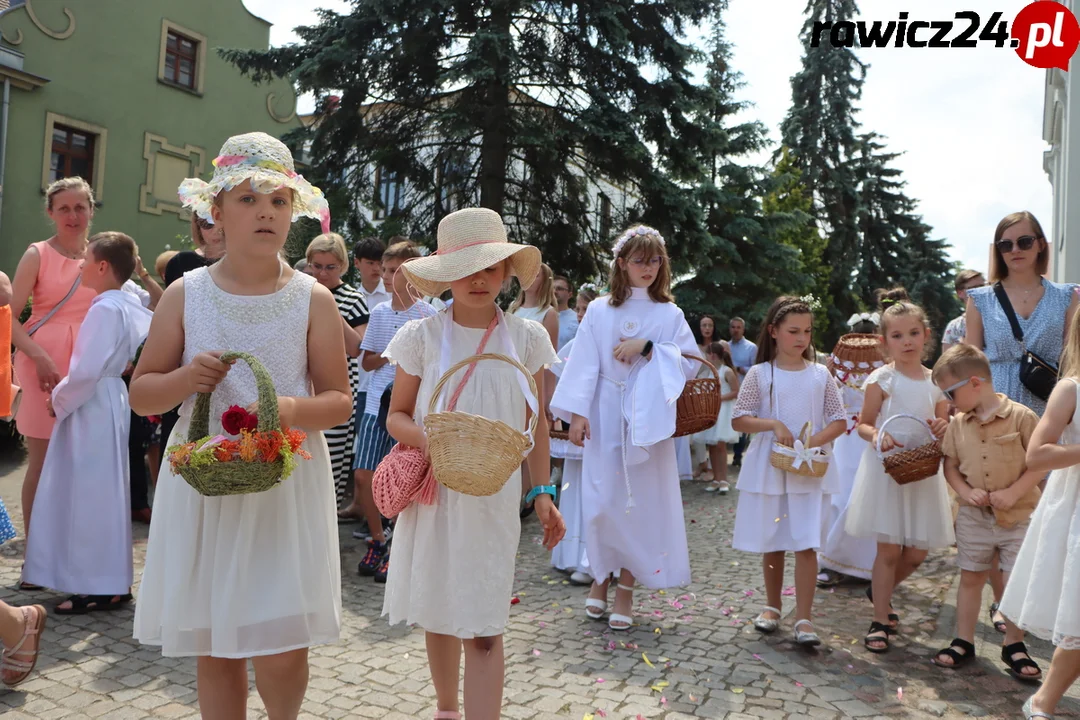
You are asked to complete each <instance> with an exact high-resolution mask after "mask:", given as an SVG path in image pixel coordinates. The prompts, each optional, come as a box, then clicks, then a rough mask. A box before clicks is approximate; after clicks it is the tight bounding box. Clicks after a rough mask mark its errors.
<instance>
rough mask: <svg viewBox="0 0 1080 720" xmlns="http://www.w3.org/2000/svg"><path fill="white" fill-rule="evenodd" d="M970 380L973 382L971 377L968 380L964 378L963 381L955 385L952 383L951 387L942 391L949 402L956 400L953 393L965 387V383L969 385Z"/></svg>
mask: <svg viewBox="0 0 1080 720" xmlns="http://www.w3.org/2000/svg"><path fill="white" fill-rule="evenodd" d="M970 382H971V378H968V379H967V380H962V381H960V382H958V383H956V384H955V385H952V386H950V387H947V388H945V389H944V390H942V391H941V392H942V394H943V395H944V396H945V398H946V399H947V400H948V401H949V402H955V401H956V398H955V397H954V396H953V394H954V393H955V392H956V391H957V390H959V389H960V388H962V387H964V386H965V385H967V384H968V383H970Z"/></svg>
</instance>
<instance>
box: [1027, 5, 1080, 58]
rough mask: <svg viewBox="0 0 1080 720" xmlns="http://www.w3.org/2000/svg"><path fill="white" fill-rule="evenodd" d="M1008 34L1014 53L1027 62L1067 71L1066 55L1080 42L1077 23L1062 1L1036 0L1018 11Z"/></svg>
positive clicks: (1073, 51) (1079, 28)
mask: <svg viewBox="0 0 1080 720" xmlns="http://www.w3.org/2000/svg"><path fill="white" fill-rule="evenodd" d="M1011 35H1012V38H1013V40H1012V46H1013V47H1014V48H1016V54H1017V55H1019V56H1020V59H1021V60H1023V61H1024V62H1026V63H1027V64H1028V65H1031V66H1033V67H1037V68H1044V69H1046V68H1052V67H1056V68H1061V69H1062V70H1064V71H1066V72H1068V70H1069V59H1070V58H1072V56H1073V53H1075V52H1076V46H1077V45H1080V23H1077V21H1076V16H1075V15H1073V14H1072V11H1071V10H1069V8H1067V7H1065V6H1064V5H1062V4H1061V3H1059V2H1053V0H1036V2H1033V3H1031V4H1030V5H1028V6H1027V7H1025V8H1024V9H1023V10H1021V11H1020V12H1019V13H1017V15H1016V19H1015V20H1013V24H1012V32H1011Z"/></svg>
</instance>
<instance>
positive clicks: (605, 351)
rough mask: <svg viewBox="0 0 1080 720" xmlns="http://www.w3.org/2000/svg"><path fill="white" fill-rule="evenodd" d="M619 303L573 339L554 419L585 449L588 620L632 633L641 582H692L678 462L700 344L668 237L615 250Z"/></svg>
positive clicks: (647, 232) (585, 323)
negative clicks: (681, 420)
mask: <svg viewBox="0 0 1080 720" xmlns="http://www.w3.org/2000/svg"><path fill="white" fill-rule="evenodd" d="M612 255H613V256H614V258H615V260H614V262H613V263H612V267H611V293H610V294H609V295H607V296H604V297H601V298H598V299H597V300H594V301H593V302H592V303H591V304H590V305H589V309H588V312H586V313H585V317H584V318H583V320H582V322H581V324H580V325H579V326H578V333H577V335H576V336H575V338H574V350H573V352H572V353H571V354H570V360H569V362H568V363H567V366H566V369H565V370H564V371H563V374H562V377H561V378H560V380H559V386H558V387H557V388H556V390H555V397H554V398H553V399H552V401H551V404H552V409H553V412H555V413H556V414H557V415H558V416H560V417H562V418H563V419H567V418H569V419H570V420H571V422H570V441H571V442H572V443H574V444H575V445H577V446H579V447H582V446H583V447H584V449H585V452H584V454H583V459H582V486H581V508H582V513H583V514H582V522H583V526H584V535H585V544H586V548H587V553H588V558H589V565H590V567H591V568H592V575H593V578H594V579H595V582H594V583H593V584H592V587H591V589H590V591H589V597H588V599H587V600H586V601H585V612H586V614H587V615H588V616H589V617H590V618H592V619H594V620H600V619H602V618H604V617H605V614H606V611H607V609H608V590H609V582H610V578H611V576H612V575H614V576H615V577H616V584H617V589H616V591H615V602H614V607H613V608H612V609H613V612H612V614H611V615H610V617H608V626H609V627H610V628H611V629H612V630H620V631H622V630H629V629H630V627H631V625H632V624H633V618H632V617H631V614H632V612H633V592H634V584H635V582H640V583H641V584H642V585H644V586H645V587H647V588H653V589H659V588H668V587H678V586H682V585H687V584H689V582H690V557H689V552H688V549H687V544H686V525H685V523H684V521H683V506H682V495H681V493H680V490H679V468H678V464H677V460H676V454H675V453H676V450H675V441H674V440H672V435H674V433H675V424H676V407H675V402H676V400H677V399H678V397H679V395H680V394H681V393H682V391H683V389H684V387H685V384H686V381H687V380H689V379H691V378H693V377H694V375H695V373H696V372H697V369H698V363H696V362H692V361H689V360H686V359H685V358H684V357H683V354H687V355H691V356H696V355H697V352H698V349H697V344H696V343H695V342H694V334H693V333H692V332H691V331H690V326H689V325H688V324H687V323H686V319H685V318H684V317H683V312H682V310H680V309H679V307H678V306H677V305H675V303H674V302H673V300H672V296H671V270H670V261H669V259H668V254H667V248H666V246H665V243H664V238H663V236H662V235H661V234H660V233H659V232H657V231H656V230H654V229H653V228H651V227H646V226H643V225H638V226H635V227H631V228H630V229H628V230H627V231H626V232H624V233H623V234H622V235H620V236H619V238H618V239H617V240H616V241H615V245H614V246H613V248H612Z"/></svg>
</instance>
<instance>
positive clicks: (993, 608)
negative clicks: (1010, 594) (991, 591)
mask: <svg viewBox="0 0 1080 720" xmlns="http://www.w3.org/2000/svg"><path fill="white" fill-rule="evenodd" d="M999 612H1001V608H1000V607H999V606H998V604H997V603H991V604H990V624H991V625H993V626H994V629H995V630H997V631H998V632H999V633H1001V634H1003V635H1004V634H1005V631H1006V630H1008V629H1009V628H1008V626H1006V625H1005V621H1004V620H994V616H995V615H997V614H998V613H999Z"/></svg>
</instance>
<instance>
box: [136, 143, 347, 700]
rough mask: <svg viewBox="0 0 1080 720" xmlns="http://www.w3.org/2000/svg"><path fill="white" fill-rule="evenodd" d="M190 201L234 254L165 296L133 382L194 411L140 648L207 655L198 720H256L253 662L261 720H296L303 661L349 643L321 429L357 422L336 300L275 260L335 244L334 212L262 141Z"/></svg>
mask: <svg viewBox="0 0 1080 720" xmlns="http://www.w3.org/2000/svg"><path fill="white" fill-rule="evenodd" d="M180 197H181V199H182V201H183V203H184V205H185V206H187V207H189V208H191V209H192V210H193V211H194V212H195V213H197V214H198V215H199V217H201V218H204V219H208V220H212V221H213V223H214V225H216V226H218V227H220V228H221V229H222V231H223V232H224V234H225V237H226V242H227V246H228V252H227V254H226V255H225V257H223V258H222V259H221V260H220V261H218V263H217V264H216V265H213V266H212V267H210V268H199V269H197V270H193V271H191V272H189V273H187V274H186V275H185V276H184V277H183V279H181V280H178V281H176V282H175V283H173V284H172V285H170V286H169V288H168V290H166V291H165V295H164V296H163V297H162V299H161V302H160V304H159V305H158V308H157V311H156V312H155V313H154V318H153V322H152V324H151V326H150V335H149V337H148V339H147V342H146V346H145V348H144V350H143V352H142V356H141V358H140V360H139V363H138V366H137V368H136V370H135V375H134V377H133V379H132V381H131V407H132V409H133V410H134V411H135V412H136V413H137V414H139V415H143V416H146V415H153V414H161V413H163V412H166V411H168V410H169V409H171V408H174V407H176V406H177V405H180V404H181V403H183V405H182V406H181V409H180V420H179V422H178V423H177V424H176V427H175V428H174V430H173V433H172V437H171V439H168V440H167V441H166V446H167V447H169V453H168V454H169V462H165V463H162V468H161V474H160V477H159V479H158V483H157V495H156V497H155V498H154V504H155V510H156V511H157V512H155V513H154V522H153V524H152V525H151V527H150V540H149V543H148V545H147V548H146V567H145V570H144V572H143V577H142V585H141V588H140V591H139V601H138V604H137V606H136V609H135V638H136V639H137V640H138V641H139V642H142V643H145V644H148V645H160V646H161V649H162V654H163V655H165V656H168V657H182V656H196V657H198V664H197V668H198V670H197V672H198V693H199V706H200V708H201V709H202V712H203V717H213V718H215V719H217V718H222V719H226V720H232V719H233V718H236V719H238V720H239V719H240V718H244V717H246V716H247V696H248V670H247V658H251V660H252V664H253V665H254V668H255V684H256V687H257V688H258V691H259V694H260V695H261V697H262V700H263V703H264V704H265V706H266V710H267V713H268V715H269V716H270V717H272V718H278V719H286V720H287V719H290V718H296V717H297V715H298V714H299V712H300V706H301V703H302V702H303V700H304V694H305V691H306V688H307V679H308V650H307V649H308V648H309V647H311V646H312V645H319V644H328V643H333V642H336V641H337V640H338V635H339V626H340V620H341V578H340V570H339V568H340V565H341V560H340V557H339V555H338V531H337V518H336V516H335V510H336V503H335V499H334V482H333V478H332V475H331V465H330V455H329V452H328V450H327V446H326V441H325V440H324V439H323V436H322V432H321V431H323V430H327V429H329V428H332V427H335V426H338V425H340V424H342V423H343V422H346V421H347V420H348V419H349V417H350V415H351V414H352V393H351V392H350V389H349V374H348V368H347V366H346V362H345V357H346V356H345V343H344V340H343V337H342V333H341V319H340V316H339V315H338V312H337V304H336V303H335V301H334V297H333V295H331V293H330V291H329V290H327V289H326V288H324V287H322V286H321V285H319V284H318V283H316V282H315V279H314V278H313V277H311V276H310V275H305V274H303V273H299V272H294V271H293V270H292V269H291V268H289V267H288V266H287V265H285V264H284V263H283V262H282V261H281V259H280V257H279V253H280V251H281V249H282V247H283V246H284V245H285V239H286V237H287V236H288V234H289V229H290V226H291V224H292V222H293V221H294V220H295V219H297V218H298V217H300V216H306V217H312V218H319V219H321V220H322V222H323V225H324V227H323V230H324V231H326V230H327V229H328V228H327V227H326V226H327V225H328V224H329V220H330V213H329V209H328V207H327V204H326V200H325V199H324V198H323V196H322V193H321V192H320V191H319V190H318V189H317V188H314V187H312V186H311V184H310V183H308V182H307V181H306V180H304V178H303V177H302V176H300V175H298V174H297V173H296V172H295V170H294V167H293V159H292V155H291V154H290V152H289V150H288V148H287V147H285V145H284V144H282V143H281V142H280V141H279V140H276V139H274V138H272V137H270V136H269V135H266V134H265V133H250V134H247V135H240V136H236V137H232V138H229V140H227V141H226V142H225V145H224V146H223V147H222V149H221V153H220V155H219V156H218V157H217V158H216V159H215V160H214V176H213V178H212V179H211V180H210V182H209V183H207V182H204V181H203V180H200V179H197V178H195V179H188V180H185V181H184V182H183V184H181V186H180ZM223 351H227V352H223ZM235 359H240V360H243V364H240V363H237V364H236V366H234V365H233V362H234V360H235ZM256 400H258V403H257V405H255V403H256ZM301 429H302V430H305V431H307V432H310V433H311V435H310V436H308V437H307V438H306V439H305V438H304V433H303V432H302V430H301ZM185 440H187V442H185ZM305 458H306V459H305Z"/></svg>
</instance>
